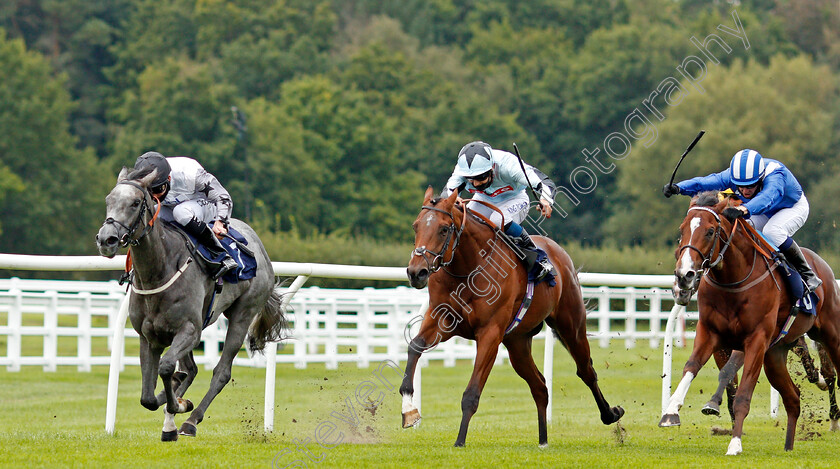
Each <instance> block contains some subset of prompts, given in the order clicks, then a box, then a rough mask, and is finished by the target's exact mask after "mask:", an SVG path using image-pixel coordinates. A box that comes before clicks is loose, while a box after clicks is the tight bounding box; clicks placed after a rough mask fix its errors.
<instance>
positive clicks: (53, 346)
mask: <svg viewBox="0 0 840 469" xmlns="http://www.w3.org/2000/svg"><path fill="white" fill-rule="evenodd" d="M44 293H45V295H46V296H47V298H48V301H49V304H48V305H47V307H46V309H45V310H44V371H55V370H56V365H55V364H56V361H57V358H58V292H57V291H55V290H50V291H46V292H44Z"/></svg>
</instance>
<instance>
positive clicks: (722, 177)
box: [662, 149, 822, 291]
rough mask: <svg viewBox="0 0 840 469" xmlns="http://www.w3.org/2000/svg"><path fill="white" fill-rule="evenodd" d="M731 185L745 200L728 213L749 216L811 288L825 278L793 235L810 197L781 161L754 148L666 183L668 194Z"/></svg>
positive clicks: (666, 194)
mask: <svg viewBox="0 0 840 469" xmlns="http://www.w3.org/2000/svg"><path fill="white" fill-rule="evenodd" d="M724 189H732V190H733V191H735V194H737V195H738V196H739V197H740V198H741V200H742V201H743V202H744V203H743V204H741V205H739V206H737V207H734V208H727V209H726V211H725V213H724V214H725V215H728V216H730V217H731V216H733V215H734V216H743V217H744V218H748V219H749V220H750V221H751V222H752V223H753V226H755V228H756V229H758V230H761V231H763V233H764V236H765V237H766V238H767V239H768V240H769V241H770V242H771V243H773V244H775V245H776V246H778V248H779V250H780V251H781V252H782V254H784V255H785V259H787V260H788V262H790V264H791V265H792V266H793V267H794V268H795V269H796V270H797V271H798V272H799V274H800V275H802V279H803V280H804V281H805V284H806V286H807V287H808V290H810V291H814V290H816V288H817V287H819V286H820V285H821V284H822V280H820V278H819V277H817V275H816V274H815V273H814V271H813V270H812V269H811V267H810V266H809V265H808V262H806V261H805V256H803V255H802V251H801V250H800V249H799V246H798V245H797V244H796V242H795V241H794V240H793V238H792V236H793V235H794V233H796V231H797V230H799V228H802V225H804V224H805V220H807V219H808V212H809V210H810V209H809V206H808V199H806V198H805V194H804V193H803V192H802V186H801V185H799V181H797V180H796V177H794V175H793V173H791V172H790V170H788V169H787V168H786V167H785V165H783V164H782V163H780V162H778V161H776V160H771V159H770V158H763V157H762V156H761V154H760V153H758V152H757V151H755V150H749V149H747V150H741V151H739V152H738V153H735V156H733V157H732V162H731V163H730V165H729V169H726V170H724V171H721V172H720V173H714V174H710V175H708V176H703V177H696V178H693V179H689V180H686V181H682V182H679V183H677V184H666V185H665V187H664V188H663V189H662V192H663V193H664V194H665V197H670V196H672V195H674V194H685V195H689V196H693V195H695V194H697V193H699V192H703V191H709V190H724Z"/></svg>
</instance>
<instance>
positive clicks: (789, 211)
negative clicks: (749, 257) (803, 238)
mask: <svg viewBox="0 0 840 469" xmlns="http://www.w3.org/2000/svg"><path fill="white" fill-rule="evenodd" d="M809 212H810V206H809V205H808V199H806V198H805V196H804V195H803V196H802V197H801V198H800V199H799V201H797V202H796V203H795V204H794V205H793V207H789V208H783V209H781V210H779V211H778V212H776V213H775V214H774V215H773V216H772V217H770V219H769V220H768V221H767V225H765V227H764V235H765V236H767V239H769V240H770V242H772V243H774V244H775V245H776V246H779V250H780V251H782V254H784V255H785V259H787V261H788V262H789V263H790V265H791V266H793V268H794V269H796V271H797V272H799V275H801V276H802V280H803V281H804V282H805V285H806V286H807V288H808V290H810V291H814V290H816V289H817V287H819V286H820V285H822V280H820V278H819V277H817V274H815V273H814V271H813V270H811V266H809V265H808V262H807V261H806V260H805V256H804V255H803V254H802V250H801V249H799V246H798V245H797V244H796V241H794V240H793V238H792V237H791V236H793V235H794V233H796V232H797V231H798V230H799V228H802V225H804V224H805V221H806V220H807V219H808V213H809Z"/></svg>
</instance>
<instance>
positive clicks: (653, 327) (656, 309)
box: [648, 288, 662, 349]
mask: <svg viewBox="0 0 840 469" xmlns="http://www.w3.org/2000/svg"><path fill="white" fill-rule="evenodd" d="M660 326H662V290H660V289H659V288H651V289H650V340H649V341H648V342H649V344H650V348H654V349H655V348H659V331H660Z"/></svg>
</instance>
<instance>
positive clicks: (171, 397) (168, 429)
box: [158, 322, 201, 441]
mask: <svg viewBox="0 0 840 469" xmlns="http://www.w3.org/2000/svg"><path fill="white" fill-rule="evenodd" d="M200 339H201V331H198V330H196V327H195V326H194V325H193V324H192V323H190V322H186V323H184V326H183V327H182V328H181V330H180V331H179V332H178V333H177V334H175V337H174V338H173V339H172V344H171V345H170V346H169V350H167V351H166V354H164V355H163V358H161V360H160V366H159V369H158V373H159V374H160V378H161V380H162V381H163V391H164V394H165V395H166V407H165V408H164V422H163V433H162V434H161V441H175V440H177V439H178V428H177V427H176V426H175V418H174V417H175V414H180V413H184V412H189V411H191V410H192V409H193V403H192V402H190V401H188V400H186V399H182V398H180V397H178V396H177V395H176V394H175V389H174V387H173V386H172V377H173V376H174V375H175V368H176V365H177V362H178V360H180V359H182V358H183V357H185V356H186V355H187V354H188V353H189V352H190V351H191V350H192V349H193V348H195V346H196V345H198V341H199V340H200Z"/></svg>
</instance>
